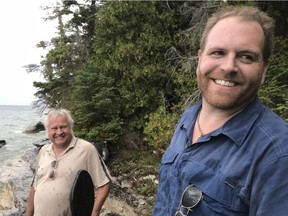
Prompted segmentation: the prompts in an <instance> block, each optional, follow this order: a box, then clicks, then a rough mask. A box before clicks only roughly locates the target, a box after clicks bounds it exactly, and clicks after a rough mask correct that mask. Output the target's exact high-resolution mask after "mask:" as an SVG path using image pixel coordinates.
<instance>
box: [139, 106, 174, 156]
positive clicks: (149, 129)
mask: <svg viewBox="0 0 288 216" xmlns="http://www.w3.org/2000/svg"><path fill="white" fill-rule="evenodd" d="M148 119H149V121H148V122H147V124H146V127H145V128H144V134H145V135H146V136H145V138H144V140H145V141H146V142H147V143H148V144H149V145H150V146H152V147H153V148H154V149H156V151H157V154H159V155H162V154H163V153H164V151H165V149H166V148H167V147H168V145H169V143H170V140H171V138H172V135H173V131H174V129H175V126H176V123H177V121H178V119H179V115H178V114H177V113H176V112H170V113H168V112H167V111H166V109H165V107H164V106H160V107H159V108H158V110H157V111H156V112H154V113H151V114H150V115H149V116H148Z"/></svg>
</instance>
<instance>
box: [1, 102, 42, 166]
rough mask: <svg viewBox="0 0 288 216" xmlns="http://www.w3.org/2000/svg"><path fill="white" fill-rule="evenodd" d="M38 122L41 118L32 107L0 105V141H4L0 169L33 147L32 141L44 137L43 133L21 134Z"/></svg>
mask: <svg viewBox="0 0 288 216" xmlns="http://www.w3.org/2000/svg"><path fill="white" fill-rule="evenodd" d="M39 121H43V118H42V117H41V115H40V114H39V113H38V111H37V110H36V109H33V108H32V106H14V105H13V106H10V105H0V140H5V141H6V145H4V146H2V147H1V148H0V168H1V167H2V166H3V164H5V163H7V162H8V161H10V160H13V159H15V158H17V157H19V156H20V155H21V154H23V153H24V151H25V150H27V149H28V148H31V147H33V145H32V143H33V142H34V141H37V140H40V139H42V138H45V137H46V133H45V131H41V132H39V133H32V134H27V133H23V131H25V129H27V128H28V127H31V126H33V125H35V124H36V123H37V122H39Z"/></svg>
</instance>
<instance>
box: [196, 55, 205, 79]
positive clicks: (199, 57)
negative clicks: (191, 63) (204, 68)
mask: <svg viewBox="0 0 288 216" xmlns="http://www.w3.org/2000/svg"><path fill="white" fill-rule="evenodd" d="M202 53H203V52H202V50H201V49H199V50H198V64H197V69H196V76H197V74H198V70H199V65H200V62H201V58H202Z"/></svg>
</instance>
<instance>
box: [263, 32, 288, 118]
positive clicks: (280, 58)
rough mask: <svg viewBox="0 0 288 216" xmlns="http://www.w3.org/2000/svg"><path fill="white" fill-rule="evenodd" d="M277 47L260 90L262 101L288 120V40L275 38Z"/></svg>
mask: <svg viewBox="0 0 288 216" xmlns="http://www.w3.org/2000/svg"><path fill="white" fill-rule="evenodd" d="M274 41H275V48H274V52H273V54H272V56H271V61H270V66H269V68H268V71H267V74H266V82H265V83H264V86H263V87H262V88H261V89H260V91H259V96H260V98H261V99H262V101H263V102H264V103H265V104H266V105H267V106H268V107H270V108H271V109H272V110H273V111H275V112H276V113H277V114H278V115H280V116H281V117H282V118H283V119H285V120H286V121H288V84H287V80H288V62H287V59H288V40H287V39H283V38H282V37H276V38H275V40H274Z"/></svg>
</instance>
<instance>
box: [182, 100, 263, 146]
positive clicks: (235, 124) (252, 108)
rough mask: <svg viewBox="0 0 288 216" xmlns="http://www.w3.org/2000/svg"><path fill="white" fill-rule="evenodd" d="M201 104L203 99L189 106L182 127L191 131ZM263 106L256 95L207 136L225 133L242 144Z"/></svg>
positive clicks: (238, 143) (237, 143)
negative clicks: (238, 111)
mask: <svg viewBox="0 0 288 216" xmlns="http://www.w3.org/2000/svg"><path fill="white" fill-rule="evenodd" d="M201 106H202V101H200V102H198V103H197V104H195V105H194V106H192V107H190V108H188V110H187V112H186V113H185V118H183V119H184V121H183V122H181V124H180V128H181V129H183V128H185V129H186V130H187V132H188V133H190V132H191V130H192V126H193V125H194V123H195V121H196V118H197V113H198V111H199V109H200V108H201ZM262 106H263V105H262V103H261V101H260V100H259V98H258V97H255V98H254V99H253V100H252V101H251V102H250V103H249V104H248V105H247V106H246V107H245V108H244V109H243V110H242V111H241V112H240V113H238V114H237V115H236V116H234V117H233V118H231V119H229V120H228V121H227V122H226V123H225V124H224V125H223V126H222V127H220V128H219V129H217V130H216V131H214V132H212V133H210V134H208V135H207V138H208V136H209V137H212V136H218V135H220V134H224V135H226V136H228V137H229V138H230V139H232V140H233V141H234V142H235V144H236V145H238V146H241V145H242V144H243V140H244V139H245V137H246V135H247V133H248V131H249V130H250V128H251V127H252V126H253V124H254V122H255V121H256V119H257V118H258V116H259V115H260V113H261V110H262V109H261V107H262ZM187 115H188V116H187ZM207 138H204V139H203V141H204V140H206V141H207ZM208 139H210V138H208Z"/></svg>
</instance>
